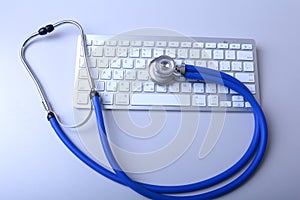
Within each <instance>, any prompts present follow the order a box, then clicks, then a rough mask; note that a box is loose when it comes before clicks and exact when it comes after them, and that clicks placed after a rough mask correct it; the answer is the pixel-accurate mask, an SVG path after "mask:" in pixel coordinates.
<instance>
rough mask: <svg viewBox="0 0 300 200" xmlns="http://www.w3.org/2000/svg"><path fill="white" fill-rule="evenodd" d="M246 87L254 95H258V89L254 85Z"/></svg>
mask: <svg viewBox="0 0 300 200" xmlns="http://www.w3.org/2000/svg"><path fill="white" fill-rule="evenodd" d="M245 86H246V87H247V88H248V89H249V90H250V92H251V93H252V94H256V89H255V85H254V84H245Z"/></svg>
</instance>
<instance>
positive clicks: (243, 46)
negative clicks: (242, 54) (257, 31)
mask: <svg viewBox="0 0 300 200" xmlns="http://www.w3.org/2000/svg"><path fill="white" fill-rule="evenodd" d="M242 49H245V50H251V49H252V44H242Z"/></svg>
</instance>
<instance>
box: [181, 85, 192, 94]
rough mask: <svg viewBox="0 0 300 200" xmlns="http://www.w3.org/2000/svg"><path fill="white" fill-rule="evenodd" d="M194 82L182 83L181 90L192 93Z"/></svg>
mask: <svg viewBox="0 0 300 200" xmlns="http://www.w3.org/2000/svg"><path fill="white" fill-rule="evenodd" d="M191 91H192V84H191V83H181V92H183V93H191Z"/></svg>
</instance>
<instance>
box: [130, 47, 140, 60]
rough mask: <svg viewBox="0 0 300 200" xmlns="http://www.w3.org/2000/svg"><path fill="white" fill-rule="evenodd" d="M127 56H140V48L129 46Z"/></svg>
mask: <svg viewBox="0 0 300 200" xmlns="http://www.w3.org/2000/svg"><path fill="white" fill-rule="evenodd" d="M129 57H131V58H138V57H140V49H139V48H131V49H129Z"/></svg>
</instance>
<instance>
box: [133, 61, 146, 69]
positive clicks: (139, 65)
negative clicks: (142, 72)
mask: <svg viewBox="0 0 300 200" xmlns="http://www.w3.org/2000/svg"><path fill="white" fill-rule="evenodd" d="M135 68H136V69H145V68H146V60H145V59H139V58H137V59H135Z"/></svg>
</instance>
